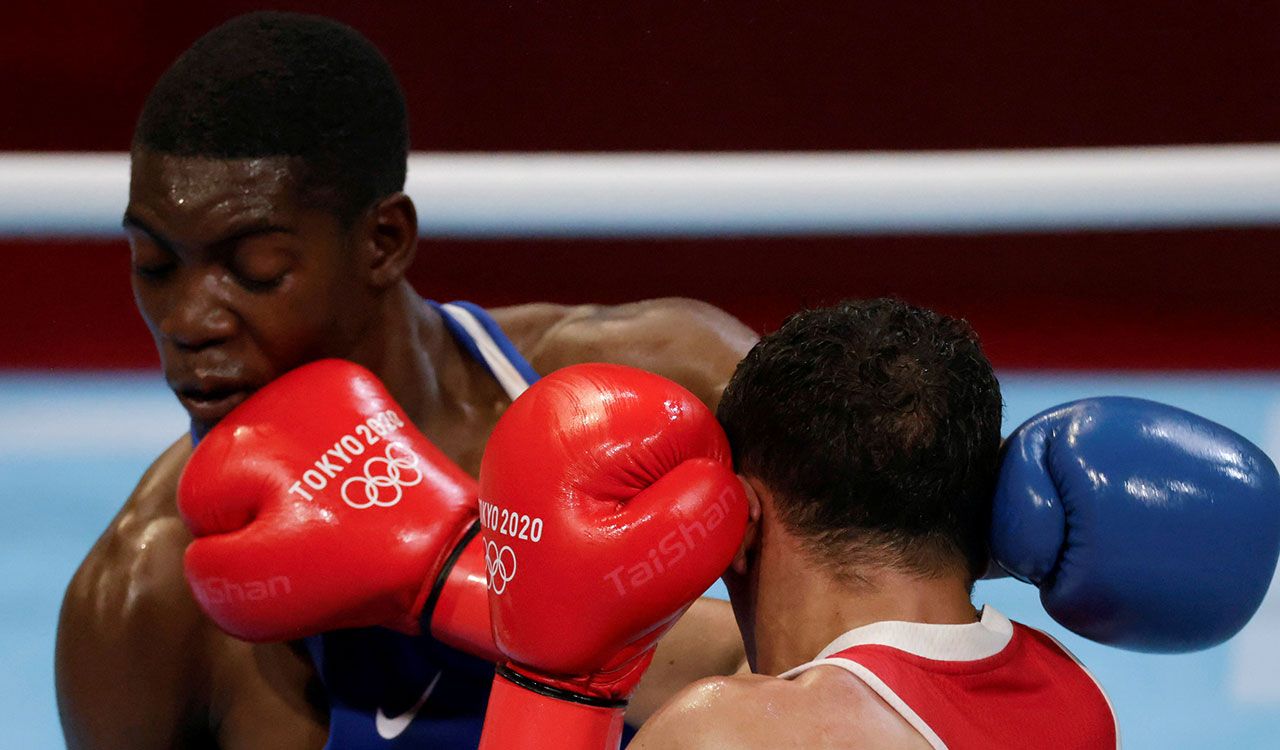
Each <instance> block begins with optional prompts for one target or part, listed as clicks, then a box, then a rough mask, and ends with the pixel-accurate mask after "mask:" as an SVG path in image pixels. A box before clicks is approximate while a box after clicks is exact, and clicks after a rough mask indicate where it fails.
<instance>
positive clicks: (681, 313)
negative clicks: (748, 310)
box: [493, 297, 756, 405]
mask: <svg viewBox="0 0 1280 750" xmlns="http://www.w3.org/2000/svg"><path fill="white" fill-rule="evenodd" d="M493 315H494V318H495V320H497V321H498V324H499V325H501V326H502V328H503V330H504V331H505V332H506V333H507V334H508V335H509V336H510V337H511V339H512V341H513V342H514V343H515V345H516V347H517V348H519V349H520V351H521V352H522V353H523V354H525V356H526V357H527V358H528V359H529V362H530V364H531V365H532V366H533V368H534V369H535V370H537V371H538V372H544V373H545V372H552V371H554V370H557V369H559V368H561V367H566V366H568V365H572V364H578V363H581V362H614V363H617V364H625V365H630V366H632V367H638V368H640V369H643V370H648V371H650V372H655V373H658V374H659V375H664V376H666V377H668V378H671V379H672V380H675V381H676V382H678V383H680V384H681V385H684V386H685V387H686V388H688V389H690V390H691V391H693V392H694V393H695V394H696V395H697V396H698V397H700V398H702V399H703V400H704V401H707V402H708V403H711V404H712V405H714V403H715V402H716V401H718V400H719V395H720V391H721V390H722V389H723V387H724V384H725V383H726V382H727V381H728V379H729V376H730V375H731V374H732V373H733V368H734V367H735V366H736V365H737V363H738V361H739V360H740V359H741V358H742V356H743V355H744V354H746V352H747V350H748V349H750V348H751V346H752V345H753V344H754V343H755V341H756V335H755V333H753V332H752V331H751V330H750V329H749V328H747V327H746V326H744V325H743V324H742V323H741V322H740V321H738V320H737V319H736V318H734V317H733V316H732V315H730V314H729V313H727V312H725V311H723V310H721V309H719V308H717V307H715V306H713V305H710V304H707V303H706V302H700V301H698V300H692V299H685V298H679V297H668V298H663V299H653V300H645V301H642V302H631V303H627V304H623V305H575V306H565V305H550V304H534V305H521V306H518V307H509V308H501V309H498V310H494V311H493Z"/></svg>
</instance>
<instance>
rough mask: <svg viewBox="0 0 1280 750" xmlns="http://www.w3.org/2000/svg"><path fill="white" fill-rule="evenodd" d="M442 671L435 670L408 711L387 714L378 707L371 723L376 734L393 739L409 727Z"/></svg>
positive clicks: (424, 703) (385, 738) (386, 738)
mask: <svg viewBox="0 0 1280 750" xmlns="http://www.w3.org/2000/svg"><path fill="white" fill-rule="evenodd" d="M442 674H444V672H436V676H435V679H433V680H431V684H430V685H427V689H426V690H423V691H422V697H421V698H419V699H418V702H417V703H415V704H413V706H412V707H410V708H409V710H408V711H405V712H404V713H402V714H400V715H399V716H391V717H389V716H387V715H386V714H384V713H382V707H381V706H379V707H378V712H377V713H376V714H374V716H373V725H374V727H376V728H377V730H378V736H379V737H381V738H382V739H384V740H394V739H395V738H397V737H399V736H400V735H402V734H404V730H406V729H408V728H409V724H410V723H411V722H413V717H415V716H417V715H418V712H419V711H421V710H422V707H423V706H425V705H426V704H427V699H428V698H430V697H431V691H432V690H435V689H436V683H437V682H439V681H440V675H442Z"/></svg>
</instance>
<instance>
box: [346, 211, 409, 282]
mask: <svg viewBox="0 0 1280 750" xmlns="http://www.w3.org/2000/svg"><path fill="white" fill-rule="evenodd" d="M357 242H358V243H359V244H361V245H362V246H363V247H364V248H366V249H367V254H366V256H365V257H366V259H367V261H366V262H367V263H368V266H367V267H368V269H369V280H370V281H371V282H372V283H373V285H374V286H376V287H379V288H385V287H390V286H393V285H394V284H397V283H399V281H400V280H401V279H403V278H404V275H405V273H406V272H407V271H408V270H409V266H410V265H412V264H413V258H414V256H415V255H416V254H417V251H418V212H417V209H416V208H414V205H413V200H412V199H410V198H409V196H407V195H405V194H404V193H393V194H391V195H389V196H387V197H386V198H383V199H382V200H380V201H378V202H377V203H376V204H374V206H373V207H372V208H371V209H369V213H368V214H367V215H366V216H365V225H364V227H363V228H362V231H361V237H359V238H357Z"/></svg>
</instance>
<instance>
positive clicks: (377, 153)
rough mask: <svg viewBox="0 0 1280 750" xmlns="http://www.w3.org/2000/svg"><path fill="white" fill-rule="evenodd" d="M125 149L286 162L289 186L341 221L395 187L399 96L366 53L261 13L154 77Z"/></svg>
mask: <svg viewBox="0 0 1280 750" xmlns="http://www.w3.org/2000/svg"><path fill="white" fill-rule="evenodd" d="M133 148H134V150H135V151H137V150H145V151H149V152H154V153H161V154H171V155H176V156H194V157H209V158H211V159H244V158H254V157H295V158H296V159H297V163H298V167H299V168H298V170H297V173H298V176H299V177H300V182H301V184H300V185H299V186H298V187H299V189H300V190H301V191H302V192H303V195H304V196H305V197H306V198H307V199H308V201H309V202H311V203H312V204H313V205H317V206H319V207H323V208H325V209H327V210H329V211H331V212H333V213H334V214H336V215H338V216H339V217H340V218H342V219H344V220H350V219H352V218H354V217H355V216H357V215H359V214H360V212H362V211H363V210H364V209H366V208H368V207H369V206H370V205H372V204H373V203H374V202H375V201H377V200H379V199H381V198H383V197H385V196H387V195H389V194H391V193H394V192H397V191H400V190H403V189H404V180H405V172H406V164H407V158H408V150H409V131H408V116H407V112H406V107H405V101H404V93H403V92H402V91H401V89H400V84H399V83H398V82H397V81H396V78H395V74H394V73H392V71H391V67H390V65H388V64H387V61H386V59H384V58H383V57H382V55H381V53H379V52H378V50H377V48H375V47H374V46H373V44H372V43H370V42H369V40H368V39H365V38H364V37H363V36H361V35H360V33H359V32H357V31H356V30H355V29H352V28H351V27H349V26H345V25H343V24H341V23H338V22H336V21H332V20H329V19H325V18H320V17H318V16H309V15H303V14H297V13H276V12H261V13H250V14H247V15H243V16H239V17H237V18H234V19H232V20H230V21H228V22H227V23H225V24H223V25H221V26H219V27H217V28H215V29H214V30H212V31H210V32H209V33H207V34H205V35H204V36H203V37H201V38H200V39H199V40H197V41H196V43H195V44H193V45H192V46H191V48H190V49H188V50H187V51H186V52H185V53H183V54H182V56H181V57H179V58H178V59H177V60H176V61H175V62H174V63H173V65H172V66H171V67H170V68H169V69H168V70H167V71H166V72H165V73H164V75H163V76H161V78H160V80H159V81H158V82H157V83H156V85H155V88H154V89H152V91H151V94H150V95H149V96H148V98H147V101H146V104H145V105H144V106H143V110H142V115H141V116H140V117H139V119H138V125H137V128H136V130H135V132H134V139H133Z"/></svg>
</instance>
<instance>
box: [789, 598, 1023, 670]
mask: <svg viewBox="0 0 1280 750" xmlns="http://www.w3.org/2000/svg"><path fill="white" fill-rule="evenodd" d="M1012 638H1013V623H1011V622H1009V618H1007V617H1005V616H1004V615H1002V614H1000V613H999V612H997V611H996V609H995V608H994V607H983V608H982V619H981V620H979V621H978V622H971V623H968V624H965V625H931V624H927V623H923V622H900V621H896V620H887V621H884V622H873V623H871V624H870V625H863V626H862V627H860V628H854V629H853V630H850V631H849V632H847V633H845V634H844V635H842V636H840V637H839V638H836V639H835V640H834V641H832V642H831V644H830V645H829V646H827V647H826V648H824V649H822V651H820V652H819V653H818V656H817V659H818V660H821V659H825V658H827V657H828V656H831V655H832V654H836V653H839V652H841V651H844V650H845V649H849V648H853V647H854V646H866V645H875V646H889V647H890V648H896V649H898V650H899V651H906V652H907V653H909V654H915V655H916V656H920V657H923V658H925V659H933V660H935V661H976V660H978V659H986V658H987V657H989V656H995V655H996V654H998V653H1000V651H1001V650H1003V649H1004V647H1005V646H1007V645H1009V640H1010V639H1012ZM802 666H804V665H801V667H802ZM801 667H796V668H795V669H793V670H791V671H790V672H783V673H782V674H781V675H779V677H784V678H785V677H788V676H789V675H791V674H792V673H797V674H798V672H797V670H799V669H801Z"/></svg>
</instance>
